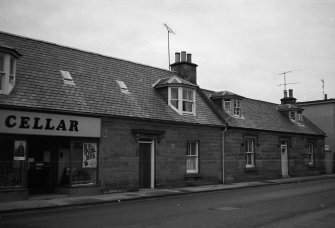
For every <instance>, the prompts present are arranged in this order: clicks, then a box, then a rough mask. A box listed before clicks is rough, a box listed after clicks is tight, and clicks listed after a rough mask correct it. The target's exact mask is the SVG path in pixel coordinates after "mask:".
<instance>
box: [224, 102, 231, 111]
mask: <svg viewBox="0 0 335 228" xmlns="http://www.w3.org/2000/svg"><path fill="white" fill-rule="evenodd" d="M224 108H225V109H228V110H229V109H230V101H225V102H224Z"/></svg>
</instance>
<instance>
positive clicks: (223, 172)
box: [221, 125, 228, 184]
mask: <svg viewBox="0 0 335 228" xmlns="http://www.w3.org/2000/svg"><path fill="white" fill-rule="evenodd" d="M227 130H228V126H227V125H226V127H225V128H224V130H222V135H221V144H222V184H225V183H226V172H225V170H226V166H225V162H226V158H225V154H226V153H225V132H227Z"/></svg>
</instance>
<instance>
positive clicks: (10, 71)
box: [0, 53, 16, 94]
mask: <svg viewBox="0 0 335 228" xmlns="http://www.w3.org/2000/svg"><path fill="white" fill-rule="evenodd" d="M0 55H1V56H2V59H3V60H2V65H3V67H2V68H3V69H1V71H0V80H1V82H0V94H9V93H10V92H11V91H12V89H13V88H14V85H15V79H16V59H15V58H14V57H13V56H11V55H10V54H7V53H0Z"/></svg>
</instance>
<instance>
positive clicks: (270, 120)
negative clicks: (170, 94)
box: [204, 90, 324, 135]
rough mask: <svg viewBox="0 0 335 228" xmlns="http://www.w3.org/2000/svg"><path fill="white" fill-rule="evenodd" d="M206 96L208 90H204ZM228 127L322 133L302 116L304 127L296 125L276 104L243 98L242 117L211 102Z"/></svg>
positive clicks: (208, 95) (208, 93) (209, 93)
mask: <svg viewBox="0 0 335 228" xmlns="http://www.w3.org/2000/svg"><path fill="white" fill-rule="evenodd" d="M204 93H205V94H206V96H207V97H210V96H211V93H215V92H210V91H209V90H204ZM212 103H213V105H214V106H215V107H216V109H217V110H218V111H219V112H220V113H221V116H222V117H223V118H224V119H225V121H226V123H227V125H228V126H230V127H237V128H245V129H257V130H266V131H276V132H285V133H297V134H312V135H324V132H323V131H322V130H320V129H319V128H318V127H317V126H315V125H314V124H313V123H312V122H311V121H309V120H308V119H307V118H306V117H305V116H304V117H303V118H304V119H303V123H304V127H301V126H298V125H297V124H295V123H293V122H292V121H291V120H289V119H288V118H287V117H286V116H285V115H283V114H282V113H281V112H280V111H278V110H277V106H278V105H277V104H274V103H269V102H265V101H259V100H253V99H249V98H244V99H243V100H241V110H242V116H243V118H234V117H232V116H231V115H229V114H228V113H226V112H225V111H224V109H222V108H220V107H218V106H217V105H216V104H215V103H214V102H212Z"/></svg>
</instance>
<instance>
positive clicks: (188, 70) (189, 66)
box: [170, 51, 198, 85]
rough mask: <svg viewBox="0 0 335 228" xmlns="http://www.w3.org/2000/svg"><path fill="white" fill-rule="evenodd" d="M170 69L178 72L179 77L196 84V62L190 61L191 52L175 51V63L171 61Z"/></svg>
mask: <svg viewBox="0 0 335 228" xmlns="http://www.w3.org/2000/svg"><path fill="white" fill-rule="evenodd" d="M170 66H171V70H172V71H174V72H176V73H178V74H179V76H180V77H181V78H183V79H184V80H187V81H189V82H191V83H193V84H195V85H196V84H197V66H198V65H197V64H194V63H192V54H191V53H188V54H186V51H182V52H181V53H179V52H176V53H175V63H172V64H171V65H170Z"/></svg>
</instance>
